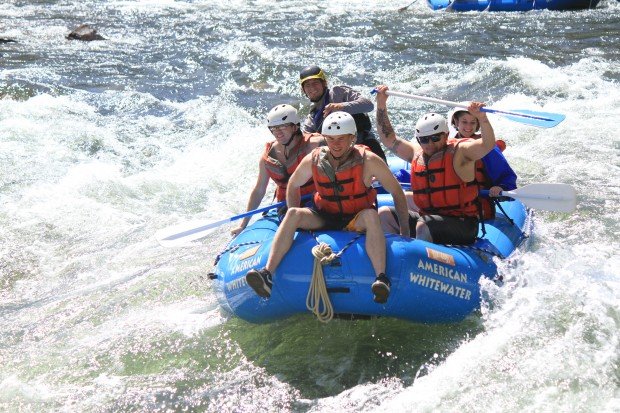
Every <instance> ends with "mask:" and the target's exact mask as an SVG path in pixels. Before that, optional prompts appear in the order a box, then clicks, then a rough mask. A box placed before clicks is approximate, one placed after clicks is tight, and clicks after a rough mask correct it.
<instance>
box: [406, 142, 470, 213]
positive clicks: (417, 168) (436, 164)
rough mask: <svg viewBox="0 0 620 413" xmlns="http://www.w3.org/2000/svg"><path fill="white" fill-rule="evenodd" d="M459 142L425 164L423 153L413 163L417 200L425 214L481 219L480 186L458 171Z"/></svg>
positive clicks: (415, 196) (452, 143) (448, 145)
mask: <svg viewBox="0 0 620 413" xmlns="http://www.w3.org/2000/svg"><path fill="white" fill-rule="evenodd" d="M458 144H459V142H457V141H449V142H448V144H447V145H446V147H445V148H444V149H443V150H441V151H439V152H437V153H435V154H433V155H432V156H431V157H430V158H429V159H428V162H425V160H424V156H423V153H422V152H419V153H417V154H416V155H415V156H414V158H413V160H412V161H411V188H412V190H413V200H414V202H415V204H416V205H417V206H418V207H419V208H420V210H421V211H422V213H423V214H429V215H430V214H437V215H449V216H457V217H462V216H467V217H477V216H478V183H477V182H476V180H475V179H474V180H473V181H471V182H464V181H463V180H462V179H461V178H460V177H459V176H458V175H457V174H456V171H455V170H454V164H453V160H454V153H455V152H456V148H457V146H458Z"/></svg>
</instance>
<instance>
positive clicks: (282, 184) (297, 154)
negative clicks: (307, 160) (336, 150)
mask: <svg viewBox="0 0 620 413" xmlns="http://www.w3.org/2000/svg"><path fill="white" fill-rule="evenodd" d="M312 136H315V134H310V133H304V134H303V135H302V139H300V140H299V142H298V143H297V145H295V146H293V147H292V148H290V150H289V157H288V159H287V160H286V163H284V164H283V163H282V162H280V161H279V160H278V159H277V158H276V157H275V154H273V156H272V150H273V145H274V144H275V143H276V141H275V140H273V141H271V142H268V143H267V144H266V145H265V151H264V152H263V161H265V168H266V169H267V175H269V177H270V178H271V179H272V180H273V181H274V182H275V183H276V185H277V188H276V195H275V197H276V200H277V201H278V202H281V201H285V200H286V187H287V185H288V180H289V178H290V177H291V175H293V172H295V169H297V167H298V166H299V163H300V162H301V160H302V159H303V158H304V157H305V156H306V155H307V154H309V153H310V152H311V150H310V145H309V144H308V143H309V142H310V137H312ZM314 191H315V189H314V182H313V181H312V179H309V180H308V182H306V183H305V184H303V185H302V186H301V188H300V192H301V195H302V196H303V195H306V194H311V193H313V192H314Z"/></svg>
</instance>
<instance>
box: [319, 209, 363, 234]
mask: <svg viewBox="0 0 620 413" xmlns="http://www.w3.org/2000/svg"><path fill="white" fill-rule="evenodd" d="M310 210H311V211H312V213H313V214H315V215H318V216H319V217H321V218H322V219H323V221H325V223H324V224H323V226H322V227H321V229H322V230H326V231H341V230H346V231H355V229H353V225H354V224H355V219H356V218H357V214H352V215H340V214H337V215H334V214H328V213H326V212H322V211H317V210H316V209H313V208H310Z"/></svg>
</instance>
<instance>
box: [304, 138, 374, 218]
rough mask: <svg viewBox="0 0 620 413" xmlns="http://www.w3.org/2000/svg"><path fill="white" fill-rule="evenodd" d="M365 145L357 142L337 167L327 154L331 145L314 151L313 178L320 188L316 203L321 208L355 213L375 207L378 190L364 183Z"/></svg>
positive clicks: (333, 212) (330, 212)
mask: <svg viewBox="0 0 620 413" xmlns="http://www.w3.org/2000/svg"><path fill="white" fill-rule="evenodd" d="M367 150H369V149H368V148H367V147H366V146H364V145H354V146H353V149H352V150H351V151H350V152H349V155H348V158H347V159H346V161H345V162H344V163H342V164H341V165H339V166H338V169H337V170H336V171H334V170H333V169H332V166H331V164H330V163H329V161H328V160H327V159H326V158H325V157H326V156H327V153H328V148H326V147H324V146H323V147H318V148H316V149H315V150H314V151H313V152H312V178H313V179H314V185H315V186H316V190H317V192H316V193H315V194H314V204H315V205H316V207H317V209H318V210H319V211H324V212H327V213H329V214H343V215H355V214H357V213H358V212H360V211H362V210H364V209H368V208H375V202H376V200H377V191H376V190H375V189H374V188H372V187H366V185H365V184H364V154H365V152H366V151H367Z"/></svg>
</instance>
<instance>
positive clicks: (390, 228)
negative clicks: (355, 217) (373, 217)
mask: <svg viewBox="0 0 620 413" xmlns="http://www.w3.org/2000/svg"><path fill="white" fill-rule="evenodd" d="M377 212H378V213H379V218H380V220H381V230H382V231H383V232H386V233H388V234H399V233H400V227H399V226H398V222H397V221H396V218H394V215H392V211H391V210H390V207H385V206H383V207H381V208H379V211H377Z"/></svg>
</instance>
